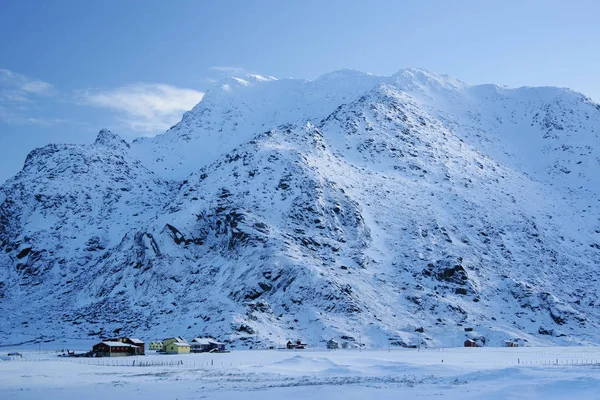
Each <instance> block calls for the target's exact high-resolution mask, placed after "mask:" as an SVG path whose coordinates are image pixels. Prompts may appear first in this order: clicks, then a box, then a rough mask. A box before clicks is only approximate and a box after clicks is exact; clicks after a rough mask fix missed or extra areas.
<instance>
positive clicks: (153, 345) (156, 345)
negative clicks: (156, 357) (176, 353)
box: [149, 340, 163, 350]
mask: <svg viewBox="0 0 600 400" xmlns="http://www.w3.org/2000/svg"><path fill="white" fill-rule="evenodd" d="M149 348H150V350H162V348H163V342H161V341H160V340H153V341H151V342H150V346H149Z"/></svg>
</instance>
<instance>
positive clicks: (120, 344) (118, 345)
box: [96, 342, 135, 347]
mask: <svg viewBox="0 0 600 400" xmlns="http://www.w3.org/2000/svg"><path fill="white" fill-rule="evenodd" d="M98 344H103V345H106V346H108V347H135V346H133V345H132V344H129V343H123V342H100V343H98ZM98 344H97V345H96V346H98Z"/></svg>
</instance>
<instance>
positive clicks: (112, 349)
mask: <svg viewBox="0 0 600 400" xmlns="http://www.w3.org/2000/svg"><path fill="white" fill-rule="evenodd" d="M92 352H93V353H94V354H95V355H96V357H125V356H135V355H137V347H136V346H134V345H132V344H129V343H122V342H100V343H98V344H95V345H94V346H93V347H92Z"/></svg>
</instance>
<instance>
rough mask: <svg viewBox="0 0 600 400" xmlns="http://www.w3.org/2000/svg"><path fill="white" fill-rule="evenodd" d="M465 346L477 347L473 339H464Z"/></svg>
mask: <svg viewBox="0 0 600 400" xmlns="http://www.w3.org/2000/svg"><path fill="white" fill-rule="evenodd" d="M465 347H479V346H477V343H476V342H475V341H474V340H473V339H467V340H465Z"/></svg>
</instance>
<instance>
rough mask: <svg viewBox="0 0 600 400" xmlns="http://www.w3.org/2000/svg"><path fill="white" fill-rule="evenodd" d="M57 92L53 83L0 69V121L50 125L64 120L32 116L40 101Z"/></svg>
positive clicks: (36, 110) (17, 123) (12, 123)
mask: <svg viewBox="0 0 600 400" xmlns="http://www.w3.org/2000/svg"><path fill="white" fill-rule="evenodd" d="M56 94H57V91H56V90H55V88H54V85H52V84H50V83H48V82H44V81H41V80H37V79H34V78H30V77H28V76H25V75H21V74H18V73H16V72H13V71H10V70H8V69H0V121H2V122H4V123H7V124H11V125H39V126H52V125H56V124H59V123H62V122H64V121H63V120H61V119H58V118H51V119H47V118H40V117H33V116H32V114H35V113H37V112H39V108H40V104H39V103H40V102H41V101H43V100H44V99H48V98H52V97H54V96H55V95H56Z"/></svg>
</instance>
